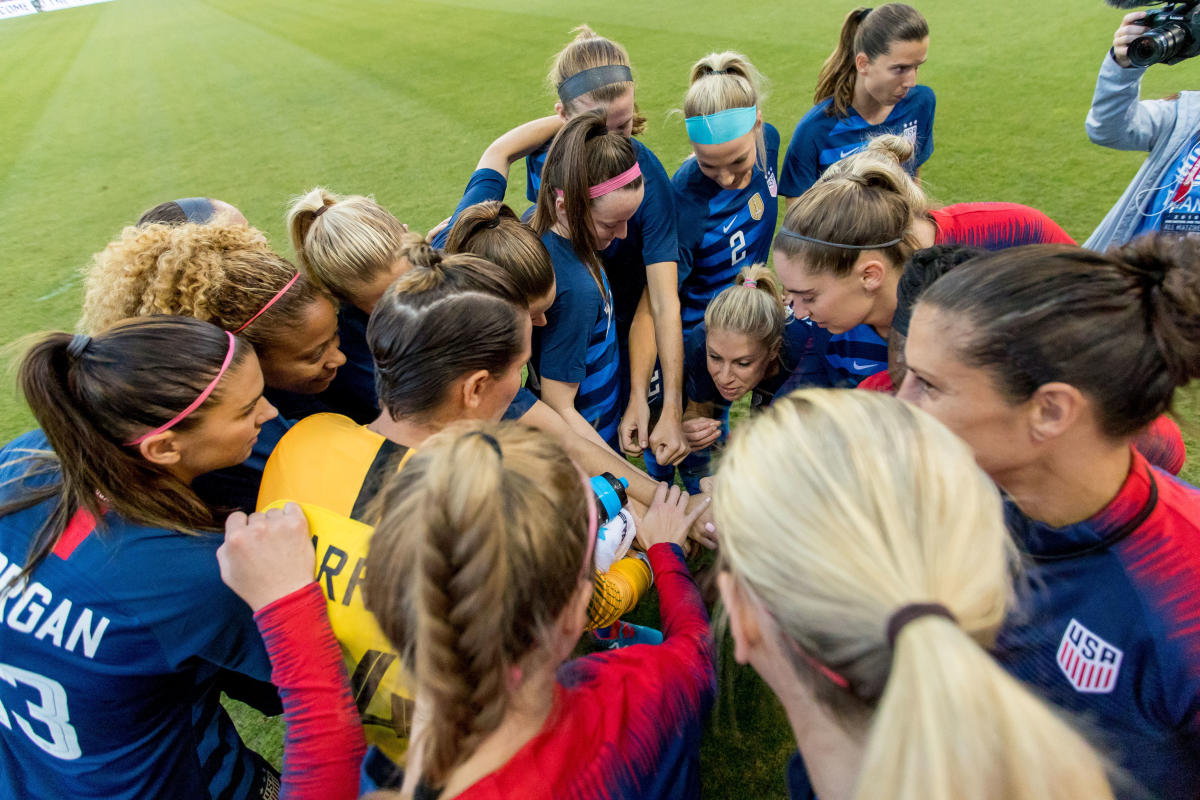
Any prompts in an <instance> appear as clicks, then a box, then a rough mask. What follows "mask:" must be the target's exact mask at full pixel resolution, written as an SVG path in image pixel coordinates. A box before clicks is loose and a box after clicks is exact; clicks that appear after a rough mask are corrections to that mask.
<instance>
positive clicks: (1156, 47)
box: [1128, 23, 1188, 67]
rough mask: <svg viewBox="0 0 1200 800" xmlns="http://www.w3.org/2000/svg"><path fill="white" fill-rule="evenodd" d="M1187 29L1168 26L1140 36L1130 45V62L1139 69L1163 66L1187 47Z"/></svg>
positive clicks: (1180, 26)
mask: <svg viewBox="0 0 1200 800" xmlns="http://www.w3.org/2000/svg"><path fill="white" fill-rule="evenodd" d="M1187 39H1188V32H1187V29H1186V28H1184V27H1183V26H1182V25H1177V24H1174V23H1172V24H1168V25H1164V26H1163V27H1161V28H1158V29H1157V30H1152V31H1150V32H1149V33H1147V34H1145V35H1142V36H1139V37H1138V38H1136V39H1134V40H1133V41H1132V42H1130V43H1129V51H1128V53H1129V60H1130V62H1132V63H1133V64H1134V65H1136V66H1139V67H1148V66H1150V65H1151V64H1161V63H1162V62H1164V61H1167V60H1169V59H1172V58H1174V57H1175V56H1176V54H1178V53H1179V52H1181V50H1182V49H1183V48H1184V47H1185V46H1186V44H1187Z"/></svg>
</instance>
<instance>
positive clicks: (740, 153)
mask: <svg viewBox="0 0 1200 800" xmlns="http://www.w3.org/2000/svg"><path fill="white" fill-rule="evenodd" d="M757 134H758V127H757V126H755V128H754V130H752V131H750V132H749V133H746V134H743V135H742V136H739V137H738V138H736V139H732V140H730V141H728V142H725V143H724V144H696V143H695V142H692V151H693V152H694V153H695V154H696V166H698V167H700V172H702V173H703V174H704V177H706V178H708V179H709V180H711V181H712V182H713V183H715V184H717V185H718V186H720V187H721V188H722V189H745V188H746V187H747V186H749V185H750V178H751V176H752V175H753V174H754V161H755V157H756V156H757V155H758V146H757V144H758V136H757Z"/></svg>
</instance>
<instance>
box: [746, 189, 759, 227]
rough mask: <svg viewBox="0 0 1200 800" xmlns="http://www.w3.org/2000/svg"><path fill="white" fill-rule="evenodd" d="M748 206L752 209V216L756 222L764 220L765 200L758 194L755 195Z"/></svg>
mask: <svg viewBox="0 0 1200 800" xmlns="http://www.w3.org/2000/svg"><path fill="white" fill-rule="evenodd" d="M746 205H747V206H748V207H749V208H750V216H752V217H754V219H755V221H757V220H760V219H762V215H763V199H762V196H761V195H760V194H759V193H758V192H755V193H754V195H753V196H752V197H751V198H750V200H749V201H748V202H747V203H746Z"/></svg>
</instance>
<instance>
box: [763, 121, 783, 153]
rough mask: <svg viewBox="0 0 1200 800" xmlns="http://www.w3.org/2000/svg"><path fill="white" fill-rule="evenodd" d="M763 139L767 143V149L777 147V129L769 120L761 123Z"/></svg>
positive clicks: (776, 148)
mask: <svg viewBox="0 0 1200 800" xmlns="http://www.w3.org/2000/svg"><path fill="white" fill-rule="evenodd" d="M763 140H764V141H765V142H766V143H767V149H775V150H778V149H779V129H778V128H776V127H775V126H774V125H772V124H771V123H769V122H764V123H763Z"/></svg>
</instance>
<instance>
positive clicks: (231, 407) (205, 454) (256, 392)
mask: <svg viewBox="0 0 1200 800" xmlns="http://www.w3.org/2000/svg"><path fill="white" fill-rule="evenodd" d="M242 346H243V347H245V346H246V345H245V344H243V345H242ZM263 385H264V384H263V374H262V370H261V369H259V366H258V358H257V357H256V356H255V355H254V353H250V354H248V355H247V356H246V358H245V359H244V360H243V361H242V363H241V364H239V365H238V366H236V367H232V368H230V370H229V371H228V372H226V373H225V375H224V376H223V377H222V378H221V381H220V383H219V384H217V389H216V392H215V393H214V394H215V395H216V402H215V403H207V404H206V406H208V407H207V408H206V409H205V412H204V416H203V417H202V418H201V420H200V424H198V425H197V426H196V427H194V428H192V429H190V430H187V431H184V432H182V433H178V434H176V446H177V447H178V449H179V453H180V457H179V464H178V473H179V474H180V476H181V477H186V478H189V479H190V478H191V477H195V476H197V475H203V474H204V473H206V472H212V471H213V470H216V469H224V468H225V467H232V466H234V465H235V464H240V463H242V462H243V461H245V460H246V459H247V458H249V457H250V451H251V450H252V449H253V448H254V443H255V442H256V441H258V431H259V429H260V428H261V427H262V426H263V423H265V422H266V421H267V420H269V419H272V418H273V417H275V415H276V413H277V412H276V411H275V407H274V406H273V405H271V404H270V403H269V402H267V399H266V398H265V397H263Z"/></svg>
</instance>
